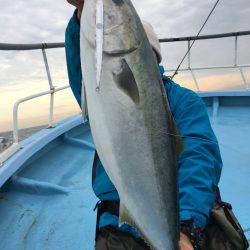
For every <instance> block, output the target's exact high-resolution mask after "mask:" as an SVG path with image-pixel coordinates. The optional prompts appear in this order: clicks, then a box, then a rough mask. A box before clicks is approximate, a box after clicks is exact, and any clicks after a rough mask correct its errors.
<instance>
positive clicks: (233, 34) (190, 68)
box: [160, 31, 250, 91]
mask: <svg viewBox="0 0 250 250" xmlns="http://www.w3.org/2000/svg"><path fill="white" fill-rule="evenodd" d="M249 35H250V31H240V32H231V33H223V34H214V35H203V36H199V37H196V36H190V37H177V38H166V39H160V42H161V43H173V42H186V43H187V65H186V66H185V67H182V68H180V69H179V72H183V71H188V72H190V73H191V75H192V78H193V81H194V83H195V86H196V88H197V90H198V91H199V90H200V86H199V82H198V80H197V77H196V76H195V71H200V70H211V69H238V70H239V74H240V76H241V79H242V82H243V84H244V85H245V88H246V89H249V87H250V86H249V83H248V82H247V80H246V76H245V74H244V71H243V69H244V68H249V67H250V64H239V60H238V58H239V55H238V52H239V43H238V37H240V36H249ZM228 37H231V38H233V39H234V62H233V64H231V65H210V66H206V67H193V66H192V62H191V53H192V50H190V46H191V45H192V42H193V41H194V40H208V39H220V38H228ZM175 70H176V69H174V68H173V69H167V70H166V71H165V72H169V73H171V72H175Z"/></svg>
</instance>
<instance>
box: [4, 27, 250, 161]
mask: <svg viewBox="0 0 250 250" xmlns="http://www.w3.org/2000/svg"><path fill="white" fill-rule="evenodd" d="M248 35H250V31H241V32H233V33H223V34H214V35H204V36H199V37H179V38H166V39H160V42H161V43H172V42H183V41H184V42H187V49H188V50H187V51H188V54H187V56H188V60H187V66H186V67H181V68H180V69H179V71H180V72H181V71H189V72H191V75H192V77H193V80H194V82H195V85H196V88H197V90H199V89H200V88H199V83H198V80H197V78H196V76H195V71H198V70H207V69H232V68H237V69H238V70H239V73H240V75H241V78H242V81H243V83H244V84H245V87H246V89H248V88H249V84H248V83H247V81H246V77H245V74H244V71H243V68H246V67H250V64H239V63H238V37H240V36H248ZM226 37H232V38H234V41H235V46H234V63H233V64H232V65H210V66H206V67H192V63H191V50H190V46H191V41H194V40H207V39H219V38H226ZM63 47H65V44H64V43H40V44H7V43H0V50H12V51H13V50H18V51H20V50H41V52H42V55H43V60H44V65H45V69H46V73H47V78H48V84H49V90H48V91H45V92H40V93H37V94H34V95H30V96H27V97H25V98H21V99H19V100H17V101H16V102H15V104H14V107H13V144H12V146H10V147H9V148H7V149H6V150H5V151H3V152H2V153H1V154H0V166H1V165H2V164H3V163H4V161H6V160H7V159H8V158H9V157H11V156H12V155H13V154H14V153H16V152H17V151H18V150H20V149H21V148H22V146H21V144H20V141H19V134H18V131H19V128H18V108H19V105H20V104H21V103H23V102H26V101H29V100H32V99H35V98H38V97H40V96H44V95H50V112H49V120H48V128H53V127H54V126H55V124H54V123H53V111H54V94H55V93H56V92H58V91H62V90H64V89H67V88H69V85H67V86H64V87H60V88H56V87H55V86H54V85H53V82H52V78H51V73H50V68H49V63H48V60H47V55H46V49H55V48H63ZM174 71H175V69H168V70H166V72H174Z"/></svg>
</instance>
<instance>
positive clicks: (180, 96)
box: [65, 0, 222, 250]
mask: <svg viewBox="0 0 250 250" xmlns="http://www.w3.org/2000/svg"><path fill="white" fill-rule="evenodd" d="M67 2H68V3H70V4H71V5H73V6H75V7H76V11H75V12H74V14H73V17H72V18H71V20H70V21H69V24H68V27H67V29H66V42H65V46H66V58H67V67H68V76H69V82H70V86H71V89H72V91H73V94H74V96H75V98H76V100H77V102H78V104H79V105H80V106H81V92H82V79H84V75H83V73H82V69H81V59H80V18H81V13H82V10H83V8H84V6H85V5H84V0H67ZM114 2H120V1H114ZM82 25H84V23H82ZM143 26H144V30H145V31H146V34H147V37H148V40H149V42H150V45H151V47H152V50H153V55H154V59H153V60H155V61H156V62H157V64H159V71H160V75H161V78H162V81H163V83H164V89H165V92H166V96H167V99H168V102H169V107H170V110H171V113H172V116H173V119H174V121H175V123H176V125H177V128H178V133H179V134H180V135H181V137H182V140H183V143H184V147H183V149H182V151H181V153H180V154H179V156H178V203H179V214H178V215H179V221H180V235H179V237H178V238H179V248H180V249H181V250H192V249H202V247H203V245H204V242H205V234H204V229H205V228H206V226H207V225H208V224H209V222H210V211H211V209H212V207H213V204H214V202H215V200H216V195H215V191H216V188H217V186H218V182H219V179H220V175H221V169H222V160H221V155H220V150H219V146H218V143H217V139H216V136H215V134H214V132H213V130H212V127H211V125H210V122H209V118H208V115H207V111H206V108H205V105H204V104H203V102H202V100H201V98H200V97H199V96H198V95H197V94H196V93H194V92H193V91H191V90H189V89H186V88H184V87H181V86H180V85H178V84H176V83H174V82H173V81H172V80H171V79H170V78H168V77H166V76H164V68H163V66H160V63H161V60H162V56H161V47H160V43H159V41H158V38H157V36H156V34H155V32H154V30H153V28H152V26H151V25H150V24H148V23H146V22H143ZM152 58H153V57H152ZM123 66H124V67H127V66H126V64H125V63H124V65H123ZM133 98H134V96H132V99H133ZM133 100H135V101H137V100H136V98H135V99H133ZM128 157H129V155H128ZM163 157H164V156H163ZM93 189H94V192H95V194H96V195H97V197H98V198H99V199H100V202H99V203H98V204H97V230H96V249H97V250H100V249H103V250H105V249H109V250H111V249H112V250H113V249H118V250H119V249H121V250H122V249H124V250H125V249H138V250H139V249H150V248H149V246H148V245H147V244H146V243H145V242H144V240H143V239H142V237H141V235H140V233H139V232H138V231H137V230H136V229H135V228H134V227H133V226H132V225H129V224H123V225H122V226H119V206H120V203H119V201H120V197H119V195H118V192H117V190H116V188H115V186H114V185H113V183H112V182H111V180H110V178H109V176H108V174H107V173H106V171H105V169H104V167H103V165H102V162H101V161H100V159H99V156H98V154H97V153H96V154H95V159H94V163H93ZM152 214H153V211H152ZM150 226H151V225H147V227H150ZM166 249H167V248H166Z"/></svg>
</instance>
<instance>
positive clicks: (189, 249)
mask: <svg viewBox="0 0 250 250" xmlns="http://www.w3.org/2000/svg"><path fill="white" fill-rule="evenodd" d="M179 246H180V250H194V248H193V245H192V243H191V241H190V239H189V238H188V237H187V236H186V235H185V234H184V233H180V241H179Z"/></svg>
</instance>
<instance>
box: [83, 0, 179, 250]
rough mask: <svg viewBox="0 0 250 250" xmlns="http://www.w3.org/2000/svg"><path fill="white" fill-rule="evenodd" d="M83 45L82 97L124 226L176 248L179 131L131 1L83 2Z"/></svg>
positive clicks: (163, 246) (149, 240) (155, 243)
mask: <svg viewBox="0 0 250 250" xmlns="http://www.w3.org/2000/svg"><path fill="white" fill-rule="evenodd" d="M80 43H81V63H82V72H83V79H84V84H83V94H82V96H83V97H84V96H85V97H87V104H88V114H89V119H90V125H91V131H92V135H93V139H94V143H95V146H96V149H97V152H98V155H99V157H100V159H101V162H102V163H103V165H104V167H105V170H106V171H107V173H108V175H109V177H110V178H111V180H112V182H113V183H114V185H115V187H116V188H117V190H118V193H119V196H120V224H123V223H128V224H130V225H132V226H134V227H135V228H136V230H137V231H138V232H139V233H140V234H141V236H142V238H143V239H144V240H145V241H146V242H147V243H148V244H149V245H150V246H151V247H152V248H153V249H157V250H164V249H168V250H172V249H174V250H175V249H178V236H179V235H178V234H179V232H178V203H177V152H176V151H177V150H176V139H175V137H173V136H171V135H170V134H174V133H175V131H176V130H175V125H174V122H173V119H172V116H171V113H170V109H169V105H168V101H167V97H166V94H165V92H164V88H163V83H162V80H161V76H160V73H159V69H158V66H157V62H156V60H155V58H154V57H153V52H152V49H151V46H150V44H149V41H148V38H147V36H146V33H145V31H144V29H143V26H142V23H141V21H140V19H139V17H138V15H137V13H136V11H135V9H134V7H133V5H132V3H131V1H130V0H85V4H84V10H83V13H82V18H81V42H80ZM84 86H85V87H84ZM85 90H86V95H85V94H84V92H85ZM82 103H83V105H84V106H86V98H83V100H82ZM84 113H85V112H84ZM85 115H86V113H85Z"/></svg>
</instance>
